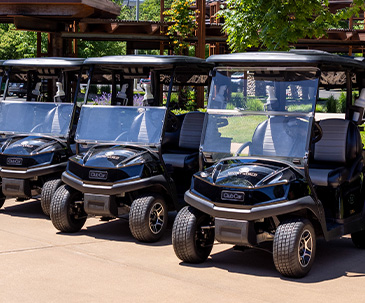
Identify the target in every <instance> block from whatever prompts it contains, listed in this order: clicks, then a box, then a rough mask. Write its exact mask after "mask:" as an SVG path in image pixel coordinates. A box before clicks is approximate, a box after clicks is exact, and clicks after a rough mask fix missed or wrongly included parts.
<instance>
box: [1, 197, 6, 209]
mask: <svg viewBox="0 0 365 303" xmlns="http://www.w3.org/2000/svg"><path fill="white" fill-rule="evenodd" d="M5 200H6V198H1V197H0V208H2V207H3V205H4V203H5Z"/></svg>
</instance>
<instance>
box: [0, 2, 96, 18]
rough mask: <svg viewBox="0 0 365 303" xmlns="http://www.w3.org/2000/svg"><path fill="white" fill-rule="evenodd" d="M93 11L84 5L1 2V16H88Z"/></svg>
mask: <svg viewBox="0 0 365 303" xmlns="http://www.w3.org/2000/svg"><path fill="white" fill-rule="evenodd" d="M93 13H94V9H93V8H90V7H86V6H84V5H67V4H59V5H44V4H22V5H20V4H13V5H1V4H0V16H29V17H32V16H35V17H43V16H44V17H50V16H52V17H58V18H76V17H77V18H86V17H88V16H90V15H91V14H93Z"/></svg>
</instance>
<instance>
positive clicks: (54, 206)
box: [50, 185, 87, 233]
mask: <svg viewBox="0 0 365 303" xmlns="http://www.w3.org/2000/svg"><path fill="white" fill-rule="evenodd" d="M81 198H82V197H81V193H80V192H78V191H76V190H74V189H73V188H71V187H70V186H68V185H62V186H60V187H59V188H58V189H57V190H56V192H55V194H54V196H53V198H52V202H51V208H50V215H51V220H52V223H53V225H54V227H56V228H57V229H58V230H60V231H62V232H67V233H71V232H77V231H79V230H80V229H81V228H82V227H83V226H84V224H85V222H86V219H87V215H86V213H85V211H84V207H83V203H82V202H81Z"/></svg>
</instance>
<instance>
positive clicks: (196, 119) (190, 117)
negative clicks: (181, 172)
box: [162, 112, 205, 169]
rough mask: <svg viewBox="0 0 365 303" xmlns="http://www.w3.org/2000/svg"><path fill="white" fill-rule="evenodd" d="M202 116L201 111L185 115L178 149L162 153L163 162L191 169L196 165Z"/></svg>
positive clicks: (202, 121)
mask: <svg viewBox="0 0 365 303" xmlns="http://www.w3.org/2000/svg"><path fill="white" fill-rule="evenodd" d="M204 116H205V114H204V113H202V112H190V113H187V114H186V115H185V118H184V121H183V123H182V125H181V131H180V137H179V148H180V149H179V150H178V151H174V152H166V153H164V154H163V155H162V158H163V160H164V162H165V164H167V165H171V166H172V167H178V168H186V169H193V168H194V166H196V165H197V163H198V151H199V145H200V139H201V134H202V131H203V123H204Z"/></svg>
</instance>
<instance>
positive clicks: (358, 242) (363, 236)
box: [351, 230, 365, 249]
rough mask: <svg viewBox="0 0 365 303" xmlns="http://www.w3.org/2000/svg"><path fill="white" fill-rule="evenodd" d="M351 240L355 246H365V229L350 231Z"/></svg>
mask: <svg viewBox="0 0 365 303" xmlns="http://www.w3.org/2000/svg"><path fill="white" fill-rule="evenodd" d="M351 240H352V243H354V245H355V246H356V247H357V248H362V249H363V248H365V230H361V231H357V232H355V233H352V234H351Z"/></svg>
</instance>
